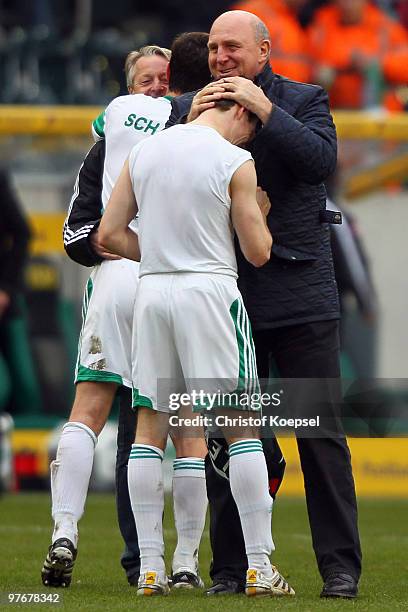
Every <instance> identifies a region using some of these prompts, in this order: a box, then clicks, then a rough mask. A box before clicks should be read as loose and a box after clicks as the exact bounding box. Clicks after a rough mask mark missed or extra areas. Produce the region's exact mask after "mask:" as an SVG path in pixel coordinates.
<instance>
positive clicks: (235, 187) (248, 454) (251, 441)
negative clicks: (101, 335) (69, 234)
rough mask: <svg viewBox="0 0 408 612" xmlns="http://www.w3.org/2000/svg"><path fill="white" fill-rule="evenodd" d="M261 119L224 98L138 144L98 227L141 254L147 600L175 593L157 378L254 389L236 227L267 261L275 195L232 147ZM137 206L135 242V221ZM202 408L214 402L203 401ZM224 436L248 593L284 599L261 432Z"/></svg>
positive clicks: (119, 247) (257, 260) (178, 387)
mask: <svg viewBox="0 0 408 612" xmlns="http://www.w3.org/2000/svg"><path fill="white" fill-rule="evenodd" d="M221 86H222V84H221ZM214 87H216V88H218V85H217V84H215V85H214ZM210 106H213V105H212V104H211V105H210ZM256 121H257V118H256V117H254V116H253V115H251V114H250V113H249V112H248V111H247V110H245V109H244V108H243V107H240V106H238V105H237V104H235V103H232V102H229V101H226V100H223V101H222V102H221V103H220V102H218V103H217V104H216V106H215V107H213V108H210V109H209V110H207V111H205V112H203V113H202V114H201V115H200V116H199V117H198V118H197V119H195V120H194V121H192V122H191V123H188V124H187V125H177V126H174V127H172V128H170V129H168V130H166V131H164V132H161V133H160V134H159V135H158V136H157V137H156V139H155V140H154V141H153V140H146V141H145V142H141V143H139V144H138V145H136V146H135V147H134V149H133V150H132V152H131V154H130V156H129V160H128V161H127V162H126V164H125V166H124V168H123V170H122V173H121V175H120V178H119V180H118V182H117V183H116V185H115V188H114V189H113V192H112V196H111V199H110V201H109V203H108V207H107V211H106V213H105V215H104V218H103V219H102V223H101V226H100V238H101V242H102V244H103V245H104V246H105V248H107V249H109V250H110V251H112V252H114V253H117V254H118V255H121V256H123V257H129V258H133V259H135V260H139V259H140V261H141V266H140V274H139V277H140V280H139V285H138V290H137V299H136V303H135V326H134V328H136V330H137V335H136V353H137V354H138V355H143V360H142V359H138V360H137V362H136V368H135V371H134V372H133V378H134V386H137V387H138V390H137V393H136V394H135V397H134V403H135V405H136V406H138V422H137V430H136V439H135V444H134V445H133V446H132V451H131V454H130V460H129V467H128V481H129V494H130V498H131V501H132V508H133V512H134V516H135V522H136V528H137V532H138V537H139V547H140V552H141V575H140V579H139V586H138V594H139V595H165V594H167V593H168V592H169V587H168V581H167V575H166V569H165V564H164V542H163V533H162V513H163V508H164V494H163V486H162V482H163V473H162V459H163V451H164V447H165V441H166V438H167V431H168V424H169V401H168V400H169V397H168V396H167V397H165V396H164V397H163V396H161V394H160V381H161V380H166V382H167V383H168V388H169V389H170V392H171V393H176V394H180V393H182V392H183V391H187V392H188V393H190V394H191V393H192V392H193V391H194V390H195V391H196V392H197V391H198V390H197V387H196V386H195V385H196V384H197V383H196V381H199V380H201V384H202V387H201V389H200V391H204V393H205V394H207V393H210V394H211V393H213V392H214V391H215V390H216V389H218V391H219V392H220V396H222V397H223V398H224V397H225V394H226V395H227V396H229V397H231V398H235V397H237V391H239V392H241V391H247V392H248V393H249V395H250V394H251V393H254V392H256V391H257V389H258V379H257V373H256V365H255V364H256V361H255V353H254V347H253V342H252V335H251V330H250V324H249V320H248V316H247V314H246V311H245V307H244V305H243V302H242V298H241V295H240V293H239V291H238V288H237V283H236V279H237V264H236V259H235V250H234V238H233V233H234V232H233V230H235V232H236V234H237V237H238V240H239V243H240V247H241V250H242V252H243V254H244V256H245V257H246V258H247V259H248V260H249V261H250V262H251V263H252V264H253V265H255V266H262V265H263V264H264V263H266V262H267V261H268V260H269V257H270V251H271V245H272V237H271V235H270V233H269V230H268V227H267V224H266V215H267V212H268V210H269V206H270V205H269V201H267V202H266V200H267V198H266V195H265V194H264V192H261V191H260V190H257V179H256V172H255V167H254V164H253V160H252V158H251V155H250V154H249V153H248V152H247V151H245V150H243V149H240V148H239V147H238V146H236V145H238V144H241V143H244V142H247V141H248V140H249V139H250V137H251V136H252V135H253V134H254V132H255V126H256ZM153 144H154V145H155V146H154V147H153V146H151V145H153ZM258 194H259V195H258ZM257 197H258V199H259V203H258V201H257ZM137 211H139V237H137V236H136V235H135V234H134V233H133V232H131V230H129V228H128V223H129V221H130V220H131V219H132V218H133V217H134V215H135V214H136V212H137ZM199 384H200V383H199ZM239 395H240V394H239V393H238V396H239ZM235 401H236V400H235ZM224 402H225V400H223V402H221V404H218V406H216V407H217V408H219V409H220V410H221V414H222V415H223V416H224V417H225V416H233V417H236V416H237V412H236V410H237V409H238V410H240V409H244V410H246V411H247V410H248V405H246V406H245V407H244V408H242V407H241V406H240V405H239V403H237V404H236V405H234V404H229V403H228V401H227V403H226V404H225V403H224ZM226 406H227V407H226ZM231 406H233V408H235V411H234V410H232V408H231ZM195 407H196V408H197V409H199V410H200V409H203V410H205V408H206V406H205V403H204V404H203V405H197V406H195ZM257 408H258V406H254V407H253V409H254V410H256V409H257ZM249 410H251V406H250V407H249ZM238 414H239V413H238ZM246 414H247V415H248V414H251V413H250V412H246ZM223 432H224V435H225V437H226V439H227V442H228V443H229V455H230V483H231V490H232V494H233V497H234V500H235V502H236V504H237V507H238V511H239V514H240V518H241V525H242V530H243V534H244V540H245V546H246V552H247V557H248V572H247V584H246V593H247V595H249V596H251V595H258V594H277V592H278V591H277V589H275V585H276V584H277V582H279V585H280V587H281V588H280V590H279V594H283V593H287V594H294V591H293V589H291V587H290V586H289V585H288V584H287V582H286V581H285V580H284V578H283V577H281V576H280V574H279V572H278V571H277V570H276V568H274V567H273V566H272V565H271V563H270V560H269V555H270V553H271V551H272V550H273V549H274V545H273V541H272V535H271V509H272V499H271V497H270V495H269V491H268V475H267V468H266V463H265V457H264V454H263V449H262V444H261V441H260V440H259V434H258V431H257V429H256V428H254V427H252V426H251V425H250V424H249V425H245V424H242V426H241V427H238V428H235V429H231V428H224V429H223ZM147 509H149V512H147Z"/></svg>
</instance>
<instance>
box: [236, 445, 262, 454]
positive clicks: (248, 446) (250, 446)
mask: <svg viewBox="0 0 408 612" xmlns="http://www.w3.org/2000/svg"><path fill="white" fill-rule="evenodd" d="M248 449H255V450H263V449H262V445H261V444H248V445H246V446H239V447H238V448H230V449H229V450H228V452H229V454H231V453H237V452H240V451H244V450H248Z"/></svg>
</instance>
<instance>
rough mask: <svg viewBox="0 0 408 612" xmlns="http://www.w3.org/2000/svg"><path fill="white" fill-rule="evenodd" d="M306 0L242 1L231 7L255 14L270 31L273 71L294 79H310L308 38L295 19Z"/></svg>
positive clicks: (305, 80)
mask: <svg viewBox="0 0 408 612" xmlns="http://www.w3.org/2000/svg"><path fill="white" fill-rule="evenodd" d="M306 3H307V0H244V1H243V2H239V3H238V4H235V5H234V6H233V7H232V8H233V9H239V10H242V11H248V12H250V13H254V15H257V16H258V17H259V18H260V19H262V21H263V22H264V23H265V25H266V27H267V28H268V30H269V32H270V34H271V65H272V68H273V70H274V72H277V73H278V74H282V75H283V76H286V77H288V78H290V79H294V80H295V81H303V82H308V81H310V79H311V68H310V61H309V57H308V51H307V38H306V35H305V33H304V31H303V29H302V27H301V25H300V23H299V21H298V19H297V15H298V11H300V9H301V8H302V7H304V6H305V5H306Z"/></svg>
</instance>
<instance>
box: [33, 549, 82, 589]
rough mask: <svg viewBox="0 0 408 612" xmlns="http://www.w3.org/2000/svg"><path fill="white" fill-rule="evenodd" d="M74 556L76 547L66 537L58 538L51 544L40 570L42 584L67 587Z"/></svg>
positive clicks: (69, 582) (69, 581)
mask: <svg viewBox="0 0 408 612" xmlns="http://www.w3.org/2000/svg"><path fill="white" fill-rule="evenodd" d="M76 556H77V551H76V548H75V547H74V545H73V543H72V542H71V540H68V539H67V538H60V539H59V540H56V541H55V542H54V544H51V546H50V547H49V549H48V554H47V556H46V558H45V561H44V565H43V568H42V570H41V579H42V582H43V585H44V586H46V587H69V585H70V584H71V578H72V570H73V569H74V563H75V559H76Z"/></svg>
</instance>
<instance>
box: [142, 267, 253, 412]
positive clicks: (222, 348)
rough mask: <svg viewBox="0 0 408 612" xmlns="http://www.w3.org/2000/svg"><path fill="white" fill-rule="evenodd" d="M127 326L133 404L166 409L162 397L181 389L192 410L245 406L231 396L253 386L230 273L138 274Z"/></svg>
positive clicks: (247, 338)
mask: <svg viewBox="0 0 408 612" xmlns="http://www.w3.org/2000/svg"><path fill="white" fill-rule="evenodd" d="M133 329H135V330H137V335H136V339H135V340H134V342H133V343H132V351H133V380H134V390H133V405H134V406H144V407H148V408H153V409H155V410H158V411H160V412H171V411H172V410H175V408H174V403H173V404H171V402H170V398H174V394H182V393H187V394H189V395H190V396H191V398H192V399H193V401H192V404H193V409H194V410H196V411H200V410H208V409H210V408H211V409H212V408H220V407H226V408H236V409H242V410H248V409H251V407H248V405H241V404H240V403H239V402H237V401H236V398H237V396H238V393H240V394H242V392H245V393H251V392H253V393H256V392H258V391H259V385H258V377H257V371H256V360H255V349H254V344H253V340H252V333H251V326H250V323H249V319H248V315H247V312H246V310H245V307H244V305H243V302H242V297H241V294H240V292H239V290H238V287H237V283H236V279H235V278H234V277H232V276H227V275H221V274H205V273H197V272H195V273H184V272H179V273H175V274H148V275H144V276H142V278H141V279H140V280H139V284H138V289H137V299H136V309H135V319H134V325H133ZM136 357H137V358H136ZM209 394H211V397H212V400H211V401H210V403H209V401H208V398H209ZM217 394H218V395H217ZM226 396H228V397H227V399H225V398H226ZM214 398H216V399H214ZM253 409H254V410H257V409H258V408H253Z"/></svg>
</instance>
